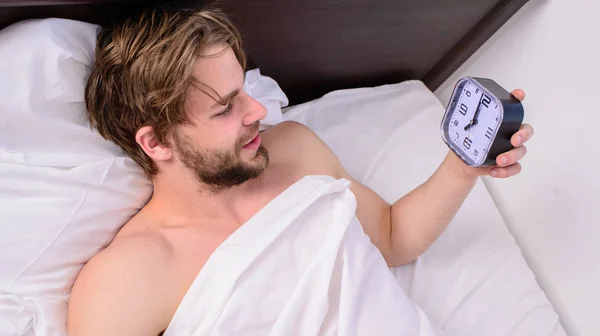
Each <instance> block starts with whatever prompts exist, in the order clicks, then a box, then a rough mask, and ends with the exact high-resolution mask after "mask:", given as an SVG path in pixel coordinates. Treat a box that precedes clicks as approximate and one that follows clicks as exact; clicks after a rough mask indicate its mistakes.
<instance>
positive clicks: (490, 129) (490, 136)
mask: <svg viewBox="0 0 600 336" xmlns="http://www.w3.org/2000/svg"><path fill="white" fill-rule="evenodd" d="M492 135H494V130H493V129H492V128H491V127H488V129H487V131H485V137H486V138H488V139H491V138H492Z"/></svg>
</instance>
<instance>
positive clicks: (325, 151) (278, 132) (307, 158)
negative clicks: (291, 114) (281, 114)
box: [263, 121, 341, 177]
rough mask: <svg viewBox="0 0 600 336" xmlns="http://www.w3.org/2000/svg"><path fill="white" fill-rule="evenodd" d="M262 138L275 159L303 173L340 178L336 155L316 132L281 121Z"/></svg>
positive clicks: (294, 123)
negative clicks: (291, 165)
mask: <svg viewBox="0 0 600 336" xmlns="http://www.w3.org/2000/svg"><path fill="white" fill-rule="evenodd" d="M263 139H264V143H265V145H266V146H267V149H268V150H269V152H270V153H272V154H273V156H274V157H275V159H276V160H282V161H284V162H286V163H290V164H293V165H294V166H295V167H298V168H299V169H300V170H302V173H303V174H306V175H308V174H325V175H332V176H335V177H339V175H340V174H339V170H340V168H341V167H340V162H339V160H338V158H337V157H336V155H335V154H334V153H333V151H332V150H331V149H330V148H329V147H328V146H327V144H326V143H325V142H324V141H323V140H321V139H320V138H319V136H318V135H317V134H315V132H313V131H312V130H311V129H310V128H308V127H307V126H305V125H303V124H301V123H298V122H295V121H284V122H281V123H279V124H277V125H275V126H273V127H272V128H270V129H268V130H267V131H265V132H264V135H263Z"/></svg>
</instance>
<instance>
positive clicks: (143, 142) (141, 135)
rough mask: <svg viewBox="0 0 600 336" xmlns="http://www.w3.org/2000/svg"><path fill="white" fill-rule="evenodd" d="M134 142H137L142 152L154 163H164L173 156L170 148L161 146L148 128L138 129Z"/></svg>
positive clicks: (152, 131) (150, 128)
mask: <svg viewBox="0 0 600 336" xmlns="http://www.w3.org/2000/svg"><path fill="white" fill-rule="evenodd" d="M135 141H137V143H138V144H139V145H140V147H142V149H143V150H144V152H145V153H146V154H147V155H148V156H149V157H150V158H152V159H153V160H155V161H166V160H169V159H171V157H172V156H173V151H172V150H171V148H169V147H166V146H164V145H162V144H161V143H160V142H159V141H158V139H157V138H156V135H155V134H154V130H153V129H152V127H150V126H144V127H142V128H140V129H139V130H138V131H137V133H136V134H135Z"/></svg>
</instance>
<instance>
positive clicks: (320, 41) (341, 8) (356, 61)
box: [0, 0, 565, 335]
mask: <svg viewBox="0 0 600 336" xmlns="http://www.w3.org/2000/svg"><path fill="white" fill-rule="evenodd" d="M164 2H165V1H162V2H159V1H142V0H140V1H136V0H131V1H113V0H104V1H102V0H87V1H86V0H82V1H69V0H64V1H61V0H57V1H17V0H0V29H1V28H4V27H8V26H9V25H11V24H14V23H16V22H22V20H25V19H37V18H49V17H54V18H64V19H72V20H77V21H81V22H86V23H90V24H97V25H108V24H110V23H111V22H114V21H116V20H119V19H122V18H124V17H126V16H128V15H132V14H135V13H138V12H139V11H141V10H144V9H147V8H149V7H151V6H154V5H157V4H159V3H164ZM166 2H167V3H168V4H169V5H170V6H173V7H178V6H182V7H195V6H202V5H203V3H202V2H201V1H166ZM525 2H526V1H524V0H500V1H497V0H485V1H483V0H452V1H430V0H427V1H392V0H373V1H366V0H347V1H339V0H331V1H323V0H305V1H292V0H289V1H272V0H271V1H268V0H256V1H233V0H230V1H219V2H218V6H219V7H221V8H223V9H225V11H226V12H227V13H228V14H229V15H230V16H231V17H232V18H233V20H234V22H235V23H236V24H237V25H238V27H239V28H240V30H241V32H242V35H243V38H244V42H245V49H246V52H247V53H248V56H249V60H250V66H249V68H258V69H260V71H261V73H262V74H263V75H265V76H268V77H270V78H272V79H274V80H275V81H276V82H277V83H278V85H279V87H280V88H281V90H282V91H283V92H284V93H285V95H286V105H288V106H287V107H286V108H284V109H283V113H282V119H283V120H294V121H298V122H301V123H304V124H306V125H308V126H309V127H311V128H312V129H313V130H314V131H315V132H316V133H317V134H319V135H320V136H321V137H322V138H323V139H324V141H325V142H326V143H327V144H328V145H329V146H330V147H331V148H332V149H333V150H334V152H335V153H336V154H337V155H338V157H339V158H340V160H341V161H342V163H343V164H344V165H345V166H346V167H347V168H348V170H349V172H350V173H351V174H353V175H354V176H355V177H356V178H357V179H358V180H359V181H361V182H363V183H365V184H366V185H368V186H370V187H371V188H373V189H374V190H375V191H377V192H378V193H380V194H381V195H382V196H383V197H384V198H385V199H387V200H388V201H393V200H395V199H397V198H398V197H400V196H402V195H403V194H405V193H406V192H408V191H409V190H410V189H411V188H414V187H416V186H417V185H418V184H419V183H420V182H422V181H424V179H426V178H427V176H428V175H429V174H431V173H432V172H433V170H434V169H435V168H436V166H437V164H439V162H440V161H441V157H443V154H444V153H445V150H446V148H444V146H441V141H440V138H439V120H440V118H441V113H442V112H443V109H444V106H443V105H444V104H443V103H444V102H440V101H439V100H438V99H437V98H435V96H434V95H433V93H432V91H434V90H435V89H436V88H437V87H438V86H439V85H440V84H441V83H442V82H444V80H446V79H447V78H448V77H449V76H450V75H451V74H452V73H453V72H454V71H455V70H456V69H457V68H458V67H459V66H460V65H461V64H462V63H463V62H464V61H465V60H466V59H467V58H468V57H469V56H470V55H471V54H472V53H473V52H474V51H475V50H477V48H478V47H479V46H481V45H482V44H483V43H484V42H485V41H486V40H487V39H488V38H489V37H490V36H491V35H492V34H493V33H494V32H495V31H496V30H497V29H498V28H499V27H500V26H501V25H502V24H503V23H504V22H506V21H507V20H508V19H509V18H510V17H511V16H512V15H513V14H514V13H516V12H517V11H518V10H519V8H520V7H521V6H522V5H523V4H524V3H525ZM206 3H207V4H212V2H210V1H207V2H206ZM69 24H71V23H69ZM85 27H88V26H81V25H78V24H76V23H72V27H71V29H81V30H82V33H81V34H93V33H94V31H93V30H86V29H88V28H85ZM38 33H40V34H41V35H43V32H42V31H38ZM12 43H15V42H14V41H12ZM88 47H89V46H88ZM1 51H2V44H0V59H1V57H2V54H1ZM7 53H8V52H7V51H6V50H5V54H7ZM80 56H81V57H82V58H83V59H86V57H89V55H87V54H84V55H80ZM81 69H82V70H81V71H83V72H85V71H86V70H85V67H82V68H81ZM58 73H60V72H58ZM33 82H34V81H32V83H33ZM3 89H6V90H5V91H4V92H3V95H6V93H5V92H7V90H8V89H9V88H8V87H3ZM76 92H77V91H76V90H75V93H76ZM71 98H72V99H74V100H75V101H76V102H78V103H81V101H80V99H79V98H78V97H71ZM72 101H73V100H70V102H72ZM69 106H72V105H69ZM75 119H76V118H75ZM46 121H47V120H46ZM50 121H54V120H50ZM74 122H75V123H78V124H77V125H78V126H81V125H82V124H83V123H82V122H81V120H76V121H74ZM0 125H2V124H1V123H0ZM7 125H10V124H9V123H6V124H4V125H3V126H4V127H8V126H7ZM45 125H53V124H52V123H50V124H45ZM41 127H42V126H40V129H42V128H41ZM4 130H6V131H8V129H4ZM44 131H45V132H52V130H51V129H50V130H48V127H45V128H44ZM56 132H57V134H58V131H56ZM81 132H83V130H82V129H81V128H78V129H77V131H76V132H74V133H73V134H75V133H76V134H78V135H79V136H83V137H84V138H85V139H88V138H90V139H91V140H89V144H91V145H93V144H98V146H99V147H102V149H103V150H99V151H98V152H92V153H88V152H86V153H85V156H81V155H83V154H81V155H80V156H75V158H73V157H69V158H66V159H65V161H64V162H61V163H60V165H62V166H60V168H63V169H62V170H60V171H58V170H56V171H54V170H53V171H52V173H51V175H50V176H52V177H54V178H56V179H57V180H60V179H62V178H64V174H66V173H65V169H64V168H65V167H71V168H72V167H79V166H78V165H82V166H84V165H83V164H82V163H81V162H79V161H78V160H79V159H81V160H84V159H82V157H84V158H85V160H88V161H89V162H92V161H93V162H94V163H97V162H98V161H97V160H98V158H103V159H104V158H106V156H105V155H107V154H106V153H107V152H110V150H109V149H106V148H105V146H107V145H106V144H104V143H100V142H96V141H97V139H95V138H94V139H92V135H91V134H85V135H81V134H82V133H81ZM66 133H68V132H66ZM7 134H10V133H7ZM15 134H16V133H15ZM349 134H353V135H355V136H350V137H349ZM423 134H426V136H423ZM417 135H419V136H420V137H421V138H422V139H424V140H423V142H422V143H420V144H419V146H418V147H417V146H407V145H406V144H407V143H410V141H411V138H412V137H414V136H417ZM23 136H24V135H23ZM57 136H58V138H57V139H61V138H60V136H64V132H61V134H59V135H57ZM0 139H3V138H1V137H0ZM64 139H67V138H66V137H65V138H64ZM34 140H35V139H34ZM37 140H40V139H37ZM40 141H42V140H40ZM44 141H46V142H48V140H47V138H46V139H44ZM86 141H87V140H86ZM66 142H68V141H67V140H64V142H63V143H66ZM83 142H85V141H83ZM61 144H62V143H60V142H57V143H56V144H55V145H56V146H54V148H56V147H57V146H61ZM0 145H2V146H4V147H6V148H0V149H2V150H4V152H2V151H0V163H1V164H2V165H3V166H0V174H4V176H11V175H10V174H11V173H15V172H17V170H16V168H15V162H18V163H19V169H20V170H18V174H16V175H18V178H20V179H21V180H22V181H31V180H32V179H31V176H30V175H28V174H29V173H31V174H34V175H35V174H37V173H36V171H37V170H38V169H41V168H40V167H42V166H43V167H46V168H47V167H48V166H49V164H48V162H49V161H44V160H48V159H47V158H46V157H44V158H42V159H40V161H39V162H33V163H32V162H31V161H29V162H25V161H26V160H27V159H28V158H27V155H24V156H25V159H23V157H22V156H23V155H22V154H21V153H19V151H16V150H14V148H13V149H11V148H9V147H10V146H8V145H6V144H2V143H0ZM69 145H72V144H71V142H69ZM15 146H16V145H15ZM13 147H14V146H13ZM61 148H62V150H63V151H67V149H65V148H70V147H69V146H65V147H61ZM72 148H73V150H74V151H75V150H80V148H76V147H75V145H73V147H72ZM53 150H55V149H53ZM111 150H112V149H111ZM111 153H112V152H111ZM357 153H360V154H364V155H362V156H360V159H357V155H356V154H357ZM113 154H114V153H113ZM19 155H21V156H19ZM111 155H112V154H111ZM114 156H115V157H118V156H119V155H118V154H114ZM407 158H414V159H413V160H412V161H408V159H407ZM94 160H96V161H94ZM24 162H25V163H29V164H31V166H28V165H26V164H24ZM86 162H87V161H86ZM128 165H130V163H129V162H128V161H127V160H126V159H125V158H121V157H118V158H116V159H115V158H113V157H111V158H110V164H109V165H108V166H107V167H104V166H94V167H92V168H89V167H88V166H86V168H89V171H85V174H83V176H85V178H87V179H90V178H93V177H94V176H96V175H97V174H98V171H102V172H103V175H102V181H100V182H98V181H94V182H93V183H91V184H92V185H94V186H96V187H97V186H98V185H102V186H103V187H106V189H107V190H112V191H114V190H115V189H118V190H123V186H127V187H129V188H133V189H134V190H143V193H147V192H148V190H149V188H150V187H149V186H148V184H147V183H146V182H145V181H144V180H143V179H141V178H139V174H138V175H136V174H137V173H139V171H136V169H135V168H133V167H129V166H128ZM24 167H27V168H24ZM115 167H116V168H115ZM55 168H56V167H55ZM119 169H128V170H127V171H128V172H130V173H131V174H129V175H128V174H120V175H119V176H114V177H112V179H111V176H112V175H116V173H118V172H119ZM69 171H72V170H69ZM107 172H108V173H107ZM398 173H400V175H401V176H402V178H397V174H398ZM53 174H54V175H53ZM95 174H96V175H95ZM111 174H112V175H111ZM106 176H109V177H108V178H107V177H106ZM47 177H48V176H46V177H45V178H47ZM77 178H79V179H82V177H81V175H78V176H77ZM46 180H47V179H46ZM391 180H393V181H394V182H393V183H392V182H390V181H391ZM65 181H66V180H65ZM107 181H109V182H110V183H113V184H114V185H108V183H109V182H107ZM76 182H77V183H81V180H77V181H76ZM58 186H60V184H59V185H58ZM53 187H56V185H55V186H53ZM28 188H29V189H28ZM35 188H38V186H35V185H26V186H24V187H23V189H22V190H19V195H21V196H22V197H25V196H26V195H27V191H31V192H32V193H36V192H38V191H36V190H35ZM136 188H137V189H136ZM2 189H3V190H2ZM16 190H18V188H14V189H11V188H9V182H7V181H3V184H0V193H1V192H4V193H5V194H3V196H4V197H5V198H4V199H5V200H6V199H8V196H7V195H9V193H10V192H13V193H15V195H16V194H17V191H16ZM143 193H142V194H143ZM23 195H24V196H23ZM117 196H118V197H115V196H114V195H112V197H113V199H112V202H113V203H111V204H115V203H119V202H120V203H121V204H122V203H123V202H125V203H127V204H130V206H129V208H127V209H118V210H119V211H120V212H115V213H116V214H118V215H119V216H121V218H126V217H127V216H129V215H131V214H132V213H133V212H134V211H136V209H137V208H139V207H140V206H141V205H142V204H143V202H144V200H145V199H144V198H143V197H140V195H139V194H132V193H128V192H122V193H120V194H119V195H117ZM87 197H88V198H90V197H91V196H87ZM98 197H100V196H98ZM104 197H106V195H104ZM119 197H120V198H119ZM26 201H27V199H26ZM33 201H35V200H33ZM33 201H32V202H33ZM13 202H18V200H17V201H14V200H13ZM82 202H83V201H82ZM8 204H10V203H8ZM93 204H95V206H96V208H95V211H97V212H95V213H93V215H94V216H98V211H100V210H101V209H100V210H99V209H98V206H97V205H98V204H104V203H98V202H97V201H96V202H95V203H93ZM29 206H30V205H29ZM40 208H43V206H40ZM0 209H1V210H2V211H4V212H6V213H9V214H10V213H11V211H12V214H13V215H14V214H15V213H17V212H18V211H17V210H14V209H19V208H18V206H14V207H11V209H9V206H5V207H4V208H0ZM24 209H25V207H22V208H21V210H24ZM483 215H485V218H486V221H485V225H482V223H481V218H482V216H483ZM23 216H24V215H23ZM46 216H47V215H46ZM90 216H91V215H90ZM38 220H40V218H38ZM7 228H8V229H7ZM13 229H14V228H13ZM0 230H4V231H0V233H2V237H3V238H2V240H0V243H1V244H4V245H3V249H4V250H5V252H4V255H2V256H0V260H2V262H3V263H6V264H7V265H8V263H9V262H10V261H11V260H12V259H11V258H12V257H11V256H10V247H14V248H16V246H17V245H18V244H21V243H23V241H19V242H15V241H14V240H12V241H11V226H9V225H8V226H5V227H4V228H3V229H0ZM89 230H99V231H98V232H95V231H88V233H90V232H91V233H92V234H94V235H102V236H103V237H104V243H103V244H98V243H95V244H97V245H95V246H94V248H95V249H96V250H98V249H101V248H102V247H103V246H104V244H105V243H106V241H109V240H110V237H111V234H114V231H106V230H105V231H102V230H100V229H98V228H97V227H96V228H94V229H89ZM13 237H14V236H13ZM27 237H29V236H27V235H26V236H24V238H23V239H25V242H27V243H28V244H26V245H32V246H35V245H36V244H37V245H43V244H44V243H43V242H37V241H27V240H26V239H28V238H27ZM57 237H58V234H57ZM55 238H56V237H55ZM56 239H67V238H64V237H59V238H56ZM54 241H55V240H53V242H54ZM86 242H87V243H89V241H86V240H85V239H83V240H81V239H80V240H76V243H77V244H85V243H86ZM70 244H71V245H73V243H72V242H71V243H70ZM48 246H50V245H48ZM46 257H47V258H49V256H46ZM85 259H86V257H81V258H79V259H77V260H75V261H72V263H73V264H74V266H73V268H72V269H71V273H69V274H67V278H68V277H69V276H71V277H72V276H73V274H76V270H77V267H80V265H81V264H82V263H85ZM36 260H37V259H36ZM70 266H72V265H70ZM14 271H15V272H16V273H19V272H21V271H19V270H14ZM392 271H393V272H394V273H395V275H396V277H397V279H398V281H399V282H400V283H401V285H402V286H403V287H404V288H405V290H406V291H407V293H409V295H410V297H411V298H412V299H413V300H414V301H415V302H416V303H417V304H418V305H420V306H421V307H423V309H424V310H425V311H426V312H427V313H428V314H429V315H430V317H431V319H432V321H434V323H436V324H437V325H439V326H440V327H441V328H443V329H444V330H445V331H447V332H448V333H449V334H452V335H484V334H485V335H564V334H565V333H564V330H563V328H562V326H561V324H560V321H559V319H560V317H559V316H558V315H557V314H556V312H555V310H554V309H553V306H552V303H551V302H549V301H548V299H547V298H546V296H545V295H544V293H543V291H542V290H541V289H540V288H539V285H538V284H537V282H536V281H535V274H534V273H533V272H532V271H531V270H530V269H529V268H528V267H527V264H526V262H525V261H524V259H523V258H522V256H521V253H520V249H519V247H518V246H517V245H516V243H515V242H514V239H513V238H512V236H511V234H510V233H509V232H508V230H507V229H506V226H505V225H504V223H503V221H502V217H501V215H500V214H499V212H498V209H497V208H496V207H495V205H494V203H493V200H492V199H491V197H490V195H489V193H488V192H487V190H486V189H485V186H484V185H483V184H482V183H481V182H479V183H478V184H477V186H476V188H475V190H474V191H473V193H472V194H471V196H470V197H469V199H468V200H467V202H466V203H465V205H464V206H463V208H461V211H460V212H459V214H458V215H457V216H456V218H455V219H454V220H453V223H452V224H451V225H450V227H449V228H448V230H447V231H446V232H445V233H444V235H442V237H440V239H439V240H438V241H437V242H436V244H435V245H434V246H433V247H432V248H431V249H430V250H429V251H428V252H427V253H426V254H425V255H424V256H423V257H422V258H420V259H419V261H417V262H416V263H413V264H411V265H408V266H406V267H401V268H397V269H392ZM23 272H24V271H23ZM23 272H21V273H19V274H22V273H23ZM57 274H58V275H57ZM52 276H54V277H59V276H62V277H64V276H65V274H64V273H60V272H59V273H52ZM14 283H15V281H14V279H13V280H11V281H8V280H6V279H3V280H2V282H1V283H0V284H1V285H2V286H3V287H2V288H0V294H1V295H0V304H1V305H0V307H2V308H1V309H0V312H2V311H4V312H8V313H10V314H13V315H12V316H17V315H19V314H21V313H22V314H21V315H19V318H18V321H0V322H1V323H0V327H4V328H8V327H9V326H10V327H11V328H13V329H11V332H12V333H11V334H27V335H33V334H37V335H62V334H63V332H64V326H62V325H61V321H62V320H61V315H60V313H54V315H52V314H51V315H52V316H51V317H48V316H47V314H46V315H43V316H41V315H40V314H39V313H36V311H39V310H44V311H46V312H47V311H51V312H56V311H61V309H62V311H64V306H65V305H66V302H67V301H68V291H67V292H64V293H63V292H60V293H59V294H56V293H53V295H54V296H52V297H45V298H44V300H41V301H35V300H29V296H31V295H28V292H27V290H30V289H31V288H32V287H28V285H30V284H26V285H24V286H22V287H20V289H19V290H20V292H13V291H11V289H12V288H14ZM38 287H39V286H38ZM36 288H37V287H36ZM28 300H29V301H28ZM32 302H33V303H32ZM40 302H41V303H40ZM2 305H6V306H2ZM6 307H8V308H6ZM24 307H25V308H24ZM40 307H41V308H40ZM19 309H20V310H19ZM20 312H21V313H20ZM8 313H7V314H8ZM25 313H27V314H28V315H27V314H25ZM25 315H27V316H25ZM5 316H8V315H5ZM21 316H23V318H21ZM0 318H1V317H0Z"/></svg>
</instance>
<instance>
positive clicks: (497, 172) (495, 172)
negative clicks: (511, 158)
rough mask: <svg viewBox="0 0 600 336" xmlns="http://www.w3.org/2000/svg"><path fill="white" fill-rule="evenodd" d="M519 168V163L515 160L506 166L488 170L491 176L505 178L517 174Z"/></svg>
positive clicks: (519, 170)
mask: <svg viewBox="0 0 600 336" xmlns="http://www.w3.org/2000/svg"><path fill="white" fill-rule="evenodd" d="M521 169H522V167H521V164H520V163H518V162H517V163H515V164H513V165H511V166H508V167H502V168H493V169H492V170H491V171H490V175H491V176H492V177H497V178H507V177H511V176H514V175H517V174H518V173H520V172H521Z"/></svg>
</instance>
